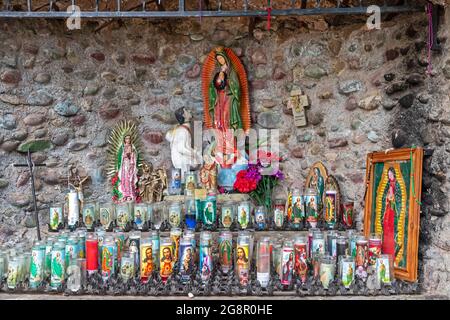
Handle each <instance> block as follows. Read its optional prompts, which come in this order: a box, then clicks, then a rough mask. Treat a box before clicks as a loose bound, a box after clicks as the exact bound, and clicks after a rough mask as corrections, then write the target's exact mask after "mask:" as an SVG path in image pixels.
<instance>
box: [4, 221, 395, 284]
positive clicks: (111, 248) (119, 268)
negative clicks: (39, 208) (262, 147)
mask: <svg viewBox="0 0 450 320" xmlns="http://www.w3.org/2000/svg"><path fill="white" fill-rule="evenodd" d="M126 235H129V236H128V238H126ZM213 243H214V241H213V233H212V232H210V231H202V232H201V233H200V238H199V243H198V245H197V239H196V236H195V232H193V231H192V230H185V231H184V232H182V230H181V229H180V228H172V229H171V231H170V235H169V236H168V237H161V236H160V233H159V232H158V231H151V232H149V233H148V234H144V233H141V232H139V231H133V232H131V233H129V234H125V233H123V232H122V231H121V230H120V229H117V228H116V229H115V230H114V232H112V233H110V232H106V231H105V230H104V229H103V228H97V230H96V231H95V232H87V230H86V229H84V228H82V229H79V230H77V231H75V232H71V233H69V232H67V231H60V233H59V235H58V236H49V237H48V238H47V239H46V240H45V241H38V242H36V243H35V244H34V245H33V247H32V248H31V251H30V250H26V249H25V248H24V247H21V246H16V247H15V248H12V249H9V250H5V249H3V250H0V277H1V278H4V277H6V283H7V286H8V288H10V289H14V288H16V286H17V285H18V284H19V283H21V282H23V281H25V279H28V280H29V287H30V288H38V287H40V286H41V285H42V284H43V283H44V282H45V281H46V279H49V280H50V281H49V282H50V286H51V288H52V289H55V290H58V289H59V288H62V287H63V285H64V284H66V286H67V288H68V289H69V290H72V291H74V292H76V291H78V290H79V289H80V288H81V287H82V286H83V285H84V284H85V283H86V276H87V274H94V273H98V272H99V273H100V274H101V276H102V278H103V280H104V281H108V279H110V278H111V276H113V275H114V276H116V275H118V276H119V277H121V278H122V279H123V280H124V281H127V280H128V279H131V278H135V277H139V278H140V281H141V282H142V283H147V282H148V281H149V279H151V278H152V277H154V276H155V274H156V273H157V272H158V273H159V276H160V277H161V280H162V281H163V282H166V281H167V279H168V278H170V277H171V276H173V275H174V274H177V275H179V276H180V277H181V281H182V283H186V282H188V281H189V280H190V279H192V277H193V276H194V277H195V276H196V275H199V276H200V279H201V281H202V282H203V283H206V282H207V281H209V280H210V279H211V277H212V274H213V271H214V270H216V271H218V272H221V273H222V275H230V274H232V273H233V272H234V273H235V275H236V277H237V279H238V280H239V283H240V284H241V285H243V286H245V285H247V284H248V282H249V281H250V280H251V270H253V269H256V280H258V281H259V283H260V284H261V287H263V288H265V287H267V286H268V284H269V281H270V279H271V275H272V274H274V273H275V274H277V275H278V277H279V280H280V282H281V284H282V285H283V286H284V287H285V288H289V287H290V286H292V285H293V284H294V282H295V279H299V281H301V282H302V283H306V282H307V281H308V279H309V278H310V277H311V276H312V277H313V278H314V279H320V282H321V283H322V285H323V287H324V288H325V289H328V286H329V283H330V282H331V281H333V280H334V279H335V277H336V276H337V277H338V280H339V281H341V283H342V284H343V285H344V286H345V287H346V288H349V287H350V286H351V285H352V283H353V282H354V279H355V277H359V278H361V279H363V280H365V279H366V278H367V274H368V273H367V272H368V268H371V269H372V270H374V271H375V272H376V276H377V279H378V283H379V284H380V285H381V283H391V281H392V279H393V264H392V257H391V256H389V255H384V254H382V253H381V249H382V243H381V237H380V236H379V235H378V234H373V235H371V236H370V237H368V238H367V237H365V236H363V235H361V234H359V233H356V232H355V231H354V230H347V231H346V232H337V231H327V232H323V231H320V230H319V229H316V228H311V229H309V231H308V235H307V236H306V235H305V236H303V235H301V234H298V235H296V236H294V237H292V238H271V237H261V238H260V239H259V240H258V241H256V248H254V243H255V238H254V233H253V232H251V231H248V230H244V231H239V232H238V234H237V238H235V239H233V233H232V232H230V231H229V230H222V231H220V232H219V233H218V239H217V244H216V245H215V244H213ZM253 264H255V265H253Z"/></svg>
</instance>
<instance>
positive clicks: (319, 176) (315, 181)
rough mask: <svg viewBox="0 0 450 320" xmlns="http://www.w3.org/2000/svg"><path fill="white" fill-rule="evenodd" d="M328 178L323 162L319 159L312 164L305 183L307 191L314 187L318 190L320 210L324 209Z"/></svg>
mask: <svg viewBox="0 0 450 320" xmlns="http://www.w3.org/2000/svg"><path fill="white" fill-rule="evenodd" d="M327 178H328V171H327V168H326V167H325V166H324V165H323V163H322V162H320V161H318V162H316V163H314V164H313V165H312V167H311V168H310V169H309V173H308V176H307V177H306V183H305V191H306V190H307V189H314V190H315V191H316V192H317V195H318V198H319V202H318V203H317V204H318V208H317V209H318V210H319V211H320V210H322V208H323V201H324V195H325V182H326V181H327Z"/></svg>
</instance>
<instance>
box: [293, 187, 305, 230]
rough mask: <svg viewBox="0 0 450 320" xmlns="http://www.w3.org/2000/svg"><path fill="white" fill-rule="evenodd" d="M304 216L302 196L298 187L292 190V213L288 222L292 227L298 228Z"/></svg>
mask: <svg viewBox="0 0 450 320" xmlns="http://www.w3.org/2000/svg"><path fill="white" fill-rule="evenodd" d="M304 218H305V206H304V202H303V196H302V195H301V193H300V189H293V190H292V214H291V217H290V222H291V223H292V226H293V227H294V229H299V228H300V227H301V225H302V223H303V220H304Z"/></svg>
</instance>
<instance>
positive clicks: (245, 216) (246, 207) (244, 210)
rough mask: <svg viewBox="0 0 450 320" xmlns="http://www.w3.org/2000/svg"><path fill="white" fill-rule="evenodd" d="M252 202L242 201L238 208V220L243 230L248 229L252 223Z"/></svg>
mask: <svg viewBox="0 0 450 320" xmlns="http://www.w3.org/2000/svg"><path fill="white" fill-rule="evenodd" d="M250 210H251V206H250V202H248V201H242V202H240V203H239V204H238V207H237V220H238V223H239V227H240V228H241V229H247V227H248V226H249V223H250Z"/></svg>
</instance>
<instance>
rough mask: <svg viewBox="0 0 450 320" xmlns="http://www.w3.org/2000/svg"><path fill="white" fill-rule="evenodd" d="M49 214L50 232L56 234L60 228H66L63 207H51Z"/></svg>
mask: <svg viewBox="0 0 450 320" xmlns="http://www.w3.org/2000/svg"><path fill="white" fill-rule="evenodd" d="M49 214H50V216H49V217H50V220H49V221H50V222H49V231H53V232H56V231H58V230H59V229H60V227H62V226H64V215H63V206H62V205H56V206H51V207H50V211H49Z"/></svg>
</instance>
